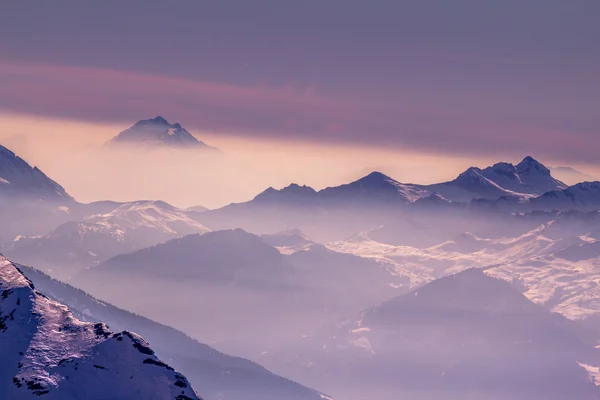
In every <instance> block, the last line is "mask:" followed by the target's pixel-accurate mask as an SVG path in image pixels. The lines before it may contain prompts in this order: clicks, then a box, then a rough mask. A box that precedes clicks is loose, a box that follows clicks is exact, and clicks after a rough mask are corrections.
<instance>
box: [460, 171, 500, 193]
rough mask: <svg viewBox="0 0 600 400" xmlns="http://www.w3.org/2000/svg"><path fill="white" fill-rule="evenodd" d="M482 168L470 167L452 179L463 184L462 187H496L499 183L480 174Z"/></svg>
mask: <svg viewBox="0 0 600 400" xmlns="http://www.w3.org/2000/svg"><path fill="white" fill-rule="evenodd" d="M482 172H483V171H482V170H481V169H480V168H477V167H470V168H469V169H467V170H466V171H465V172H463V173H462V174H460V175H458V177H457V178H456V179H455V180H454V182H455V183H457V184H459V185H461V186H463V187H467V188H470V187H478V186H479V187H494V188H498V189H502V188H500V186H499V185H497V184H496V183H494V182H492V181H491V180H489V179H488V178H486V177H485V176H483V175H482Z"/></svg>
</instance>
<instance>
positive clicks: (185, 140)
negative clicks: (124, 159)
mask: <svg viewBox="0 0 600 400" xmlns="http://www.w3.org/2000/svg"><path fill="white" fill-rule="evenodd" d="M108 143H109V144H111V145H118V144H142V145H147V146H165V147H175V148H202V149H213V150H214V148H213V147H210V146H207V145H206V144H204V143H203V142H201V141H199V140H198V139H196V138H195V137H194V136H193V135H192V134H191V133H189V132H188V131H187V130H186V129H185V128H183V127H182V126H181V125H180V124H178V123H174V124H170V123H169V122H168V121H167V120H166V119H164V118H163V117H160V116H159V117H156V118H152V119H144V120H141V121H138V122H137V123H136V124H135V125H133V126H132V127H130V128H128V129H126V130H124V131H123V132H121V133H119V134H118V135H117V136H116V137H114V138H113V139H111V140H110V141H109V142H108Z"/></svg>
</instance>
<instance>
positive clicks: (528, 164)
mask: <svg viewBox="0 0 600 400" xmlns="http://www.w3.org/2000/svg"><path fill="white" fill-rule="evenodd" d="M516 168H517V172H518V173H519V174H527V173H534V172H535V173H539V174H541V175H550V170H549V169H548V168H547V167H546V166H545V165H544V164H542V163H541V162H539V161H537V160H536V159H535V158H533V157H531V156H527V157H525V158H524V159H523V160H522V161H521V162H520V163H518V164H517V165H516Z"/></svg>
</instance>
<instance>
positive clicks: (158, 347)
mask: <svg viewBox="0 0 600 400" xmlns="http://www.w3.org/2000/svg"><path fill="white" fill-rule="evenodd" d="M18 267H19V269H20V270H21V271H22V272H23V274H24V275H25V276H27V278H29V279H30V280H31V281H32V282H33V283H34V284H35V286H36V288H37V289H39V290H40V291H42V292H43V293H44V294H46V295H47V296H49V297H50V298H52V299H53V300H56V301H59V302H60V303H63V304H66V305H67V306H68V307H69V309H70V310H71V311H72V312H73V313H74V314H75V316H76V317H77V318H79V319H80V320H84V321H89V322H100V321H103V322H105V323H107V324H108V326H109V327H110V328H111V329H117V330H130V331H134V332H137V333H139V334H140V335H142V336H143V337H144V338H145V339H146V340H148V342H149V343H151V346H152V349H153V350H154V351H156V354H157V356H158V357H159V358H161V359H162V360H164V361H165V362H168V363H169V365H171V366H172V367H174V368H176V369H177V370H178V371H180V372H181V373H183V374H184V375H185V376H186V377H187V378H188V379H189V380H190V382H191V383H192V385H193V386H194V387H198V388H202V395H203V396H204V397H205V398H206V399H220V400H280V399H294V400H322V397H321V395H320V393H319V392H317V391H316V390H313V389H310V388H306V387H304V386H301V385H300V384H297V383H295V382H293V381H290V380H288V379H285V378H283V377H281V376H278V375H275V374H274V373H272V372H270V371H268V370H266V369H265V368H264V367H262V366H260V365H258V364H256V363H254V362H252V361H249V360H246V359H243V358H238V357H233V356H229V355H227V354H223V353H221V352H220V351H218V350H216V349H214V348H212V347H210V346H207V345H205V344H202V343H200V342H198V341H197V340H194V339H192V338H191V337H190V336H188V335H186V334H184V333H183V332H181V331H178V330H176V329H174V328H171V327H169V326H166V325H162V324H159V323H157V322H154V321H152V320H149V319H147V318H144V317H142V316H140V315H136V314H132V313H130V312H128V311H125V310H122V309H119V308H117V307H115V306H113V305H111V304H109V303H106V302H104V301H100V300H97V299H95V298H93V297H91V296H90V295H88V294H87V293H85V292H84V291H82V290H80V289H76V288H74V287H73V286H70V285H68V284H65V283H63V282H60V281H57V280H54V279H52V278H50V277H49V276H48V275H46V274H44V273H42V272H40V271H38V270H36V269H33V268H31V267H25V266H22V265H19V266H18Z"/></svg>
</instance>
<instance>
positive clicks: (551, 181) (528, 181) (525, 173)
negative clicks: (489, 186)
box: [507, 156, 567, 194]
mask: <svg viewBox="0 0 600 400" xmlns="http://www.w3.org/2000/svg"><path fill="white" fill-rule="evenodd" d="M516 170H517V174H518V175H519V178H520V179H521V182H522V183H523V185H524V186H525V188H530V190H531V191H525V192H524V193H531V194H542V193H546V192H549V191H551V190H560V189H565V188H566V187H567V185H565V184H564V183H563V182H561V181H559V180H558V179H555V178H554V177H552V175H551V172H550V169H548V168H547V167H546V166H545V165H543V164H542V163H540V162H539V161H537V160H535V159H534V158H533V157H530V156H527V157H525V158H524V159H523V161H521V162H520V163H518V164H517V165H516ZM507 189H510V188H507ZM512 190H514V189H512ZM515 191H519V192H521V190H515Z"/></svg>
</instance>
